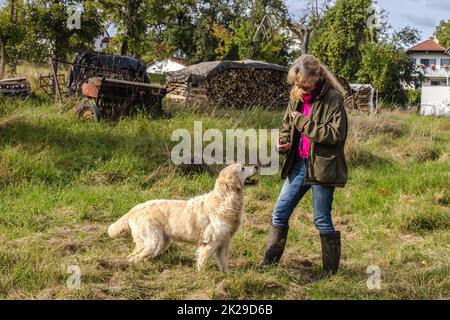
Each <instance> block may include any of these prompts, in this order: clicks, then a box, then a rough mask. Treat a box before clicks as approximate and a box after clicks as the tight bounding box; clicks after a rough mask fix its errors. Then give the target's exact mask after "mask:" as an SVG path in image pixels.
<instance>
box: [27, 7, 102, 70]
mask: <svg viewBox="0 0 450 320" xmlns="http://www.w3.org/2000/svg"><path fill="white" fill-rule="evenodd" d="M72 2H73V1H70V0H67V1H51V0H36V1H33V2H30V3H28V5H27V6H26V9H25V10H26V15H25V16H26V22H27V30H26V31H27V32H26V36H25V40H24V41H23V43H22V44H21V50H22V53H23V59H26V60H28V61H34V62H38V63H41V62H43V61H45V59H46V58H48V57H50V56H55V57H57V58H60V59H66V58H67V57H68V56H70V55H72V54H73V53H74V52H75V51H76V50H86V49H89V48H92V46H93V43H94V39H95V38H96V37H98V36H99V35H101V34H102V33H103V29H102V25H101V19H100V12H99V11H98V9H97V4H95V3H94V2H91V1H83V3H82V4H83V13H82V14H81V29H76V28H73V29H69V28H68V27H67V22H68V20H69V14H70V13H71V10H69V9H68V6H69V5H70V4H72Z"/></svg>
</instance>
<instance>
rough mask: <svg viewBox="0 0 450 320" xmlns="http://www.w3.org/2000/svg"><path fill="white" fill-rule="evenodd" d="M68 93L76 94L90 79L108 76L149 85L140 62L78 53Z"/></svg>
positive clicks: (125, 57) (115, 56) (94, 53)
mask: <svg viewBox="0 0 450 320" xmlns="http://www.w3.org/2000/svg"><path fill="white" fill-rule="evenodd" d="M72 63H73V65H72V67H71V70H70V76H69V83H68V87H69V91H71V92H76V91H78V90H79V89H80V87H81V84H82V83H83V82H85V81H86V80H87V79H89V78H90V77H102V76H108V77H112V78H114V79H118V80H126V81H134V82H143V83H149V82H150V81H149V78H148V75H147V71H146V67H145V65H144V63H142V62H141V61H140V60H138V59H135V58H132V57H128V56H119V55H111V54H103V53H99V52H92V53H88V52H79V53H77V54H76V55H75V58H74V59H73V62H72Z"/></svg>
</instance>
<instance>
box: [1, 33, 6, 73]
mask: <svg viewBox="0 0 450 320" xmlns="http://www.w3.org/2000/svg"><path fill="white" fill-rule="evenodd" d="M5 66H6V41H5V39H4V38H1V37H0V79H2V78H3V77H4V76H5Z"/></svg>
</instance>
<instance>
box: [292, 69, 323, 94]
mask: <svg viewBox="0 0 450 320" xmlns="http://www.w3.org/2000/svg"><path fill="white" fill-rule="evenodd" d="M319 79H320V73H318V74H316V75H313V76H306V77H303V80H302V81H301V82H295V85H296V86H297V87H298V88H300V89H301V90H302V91H303V92H305V93H307V94H311V93H313V92H314V90H315V89H316V85H317V82H318V81H319Z"/></svg>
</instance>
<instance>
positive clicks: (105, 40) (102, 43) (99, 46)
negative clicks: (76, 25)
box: [94, 30, 111, 52]
mask: <svg viewBox="0 0 450 320" xmlns="http://www.w3.org/2000/svg"><path fill="white" fill-rule="evenodd" d="M110 41H111V37H110V36H109V33H108V31H106V30H105V32H104V33H103V35H101V36H100V37H98V38H96V39H95V40H94V50H95V51H96V52H103V51H104V50H105V49H106V48H108V45H109V42H110Z"/></svg>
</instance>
